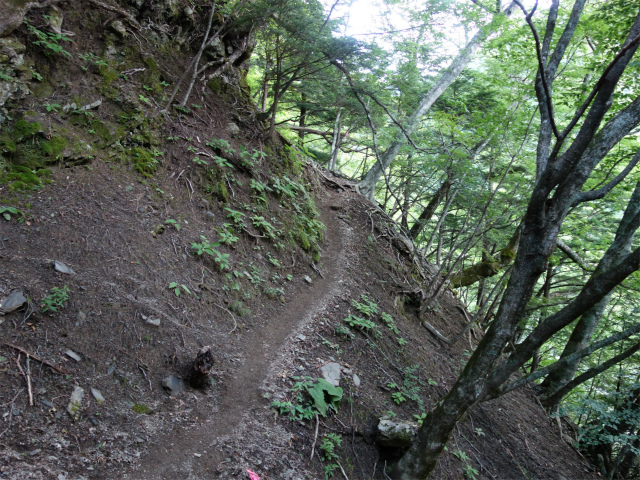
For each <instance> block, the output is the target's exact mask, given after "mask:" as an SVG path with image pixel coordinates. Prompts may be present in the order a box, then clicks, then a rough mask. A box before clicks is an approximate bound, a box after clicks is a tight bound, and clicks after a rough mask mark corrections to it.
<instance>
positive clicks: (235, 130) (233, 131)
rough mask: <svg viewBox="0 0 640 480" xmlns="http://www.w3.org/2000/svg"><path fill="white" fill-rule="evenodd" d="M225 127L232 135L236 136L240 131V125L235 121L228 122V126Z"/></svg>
mask: <svg viewBox="0 0 640 480" xmlns="http://www.w3.org/2000/svg"><path fill="white" fill-rule="evenodd" d="M224 129H225V130H226V131H227V133H228V134H229V135H231V136H232V137H235V136H236V135H238V134H239V133H240V127H239V126H238V125H236V124H235V123H233V122H229V123H227V126H226V127H224Z"/></svg>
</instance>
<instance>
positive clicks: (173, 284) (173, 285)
mask: <svg viewBox="0 0 640 480" xmlns="http://www.w3.org/2000/svg"><path fill="white" fill-rule="evenodd" d="M177 286H178V284H177V283H176V282H171V283H170V284H169V288H176V287H177Z"/></svg>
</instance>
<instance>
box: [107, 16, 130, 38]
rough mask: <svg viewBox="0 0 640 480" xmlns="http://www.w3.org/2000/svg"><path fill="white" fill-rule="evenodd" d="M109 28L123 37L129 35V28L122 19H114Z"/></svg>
mask: <svg viewBox="0 0 640 480" xmlns="http://www.w3.org/2000/svg"><path fill="white" fill-rule="evenodd" d="M109 28H110V29H111V30H113V31H114V32H115V33H117V34H118V35H120V36H121V37H122V38H124V37H126V36H127V29H126V28H125V26H124V24H123V23H122V22H121V21H120V20H114V21H113V22H111V23H110V24H109Z"/></svg>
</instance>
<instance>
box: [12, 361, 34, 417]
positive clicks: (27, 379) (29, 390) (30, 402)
mask: <svg viewBox="0 0 640 480" xmlns="http://www.w3.org/2000/svg"><path fill="white" fill-rule="evenodd" d="M28 361H29V357H27V362H28ZM16 365H18V370H20V373H21V374H22V376H23V377H24V378H25V380H26V381H27V392H29V406H31V407H33V392H32V391H31V375H27V374H26V373H24V370H23V369H22V365H20V354H18V358H17V359H16Z"/></svg>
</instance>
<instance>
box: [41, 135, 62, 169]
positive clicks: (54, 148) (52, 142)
mask: <svg viewBox="0 0 640 480" xmlns="http://www.w3.org/2000/svg"><path fill="white" fill-rule="evenodd" d="M66 146H67V140H66V138H64V137H61V136H60V135H56V136H53V137H51V139H49V140H47V141H45V142H42V152H43V153H44V154H46V155H48V156H49V158H50V159H51V160H52V161H54V162H55V161H56V160H59V159H60V156H61V154H62V151H63V150H64V149H65V147H66Z"/></svg>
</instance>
